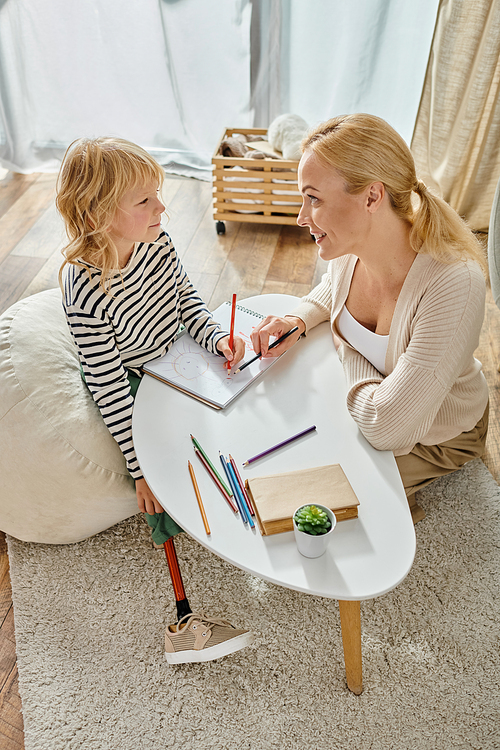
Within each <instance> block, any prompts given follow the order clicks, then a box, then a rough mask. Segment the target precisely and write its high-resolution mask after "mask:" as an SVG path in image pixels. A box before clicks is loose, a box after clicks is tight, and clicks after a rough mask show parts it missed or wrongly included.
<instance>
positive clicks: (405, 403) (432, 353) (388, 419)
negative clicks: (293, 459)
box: [291, 253, 488, 456]
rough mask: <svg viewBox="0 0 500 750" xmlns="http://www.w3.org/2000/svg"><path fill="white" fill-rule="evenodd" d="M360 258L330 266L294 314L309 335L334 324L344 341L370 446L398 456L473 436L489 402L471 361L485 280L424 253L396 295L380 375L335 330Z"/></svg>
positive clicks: (470, 268)
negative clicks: (419, 445) (467, 434)
mask: <svg viewBox="0 0 500 750" xmlns="http://www.w3.org/2000/svg"><path fill="white" fill-rule="evenodd" d="M356 262H357V258H356V257H355V256H354V255H344V256H342V257H341V258H336V259H335V260H332V261H330V263H329V265H328V270H327V272H326V273H325V275H324V276H323V279H322V281H321V283H320V284H319V285H318V286H317V287H316V288H315V289H313V290H312V292H310V294H308V295H307V296H306V297H304V298H303V299H302V300H301V302H300V303H299V306H298V307H297V308H296V309H295V310H294V311H293V312H292V313H291V314H292V315H297V316H298V317H299V318H301V319H302V320H303V321H304V322H305V324H306V330H309V329H310V328H313V327H314V326H315V325H317V324H318V323H321V322H322V321H326V320H329V321H330V323H331V326H332V330H333V332H334V333H335V334H336V335H337V336H338V337H339V339H340V340H341V342H342V343H341V344H340V346H339V348H338V355H339V358H340V360H341V362H342V365H343V368H344V374H345V377H346V381H347V388H348V391H347V408H348V410H349V412H350V414H351V416H352V418H353V419H354V421H355V422H356V423H357V425H358V427H359V429H360V430H361V432H362V433H363V435H364V436H365V437H366V439H367V440H368V441H369V442H370V443H371V444H372V445H373V446H374V447H375V448H377V449H378V450H392V451H393V452H394V454H395V455H396V456H401V455H405V454H407V453H409V452H410V451H411V450H412V448H413V447H414V445H415V444H416V443H422V444H423V445H437V444H439V443H443V442H445V441H446V440H451V439H452V438H454V437H457V435H459V434H460V433H462V432H466V431H468V430H472V428H473V427H474V425H475V424H476V423H477V421H478V420H479V419H480V418H481V417H482V415H483V412H484V409H485V407H486V404H487V402H488V386H487V383H486V379H485V377H484V375H483V373H482V372H481V363H480V362H478V360H477V359H475V358H474V351H475V349H476V348H477V346H478V343H479V334H480V331H481V326H482V322H483V317H484V307H485V280H484V276H483V274H482V272H481V269H480V267H479V265H478V264H477V263H475V262H474V261H467V262H464V261H457V262H455V263H441V262H440V261H438V260H434V259H433V258H432V257H431V256H430V255H426V254H425V253H419V254H418V255H417V256H416V258H415V260H414V262H413V264H412V266H411V268H410V270H409V272H408V275H407V276H406V279H405V282H404V284H403V287H402V289H401V292H400V294H399V298H398V302H397V305H396V309H395V310H394V315H393V319H392V323H391V328H390V332H389V340H388V347H387V354H386V359H385V370H386V372H387V376H385V377H384V376H383V375H381V373H380V372H379V371H378V370H377V369H376V368H375V367H374V366H373V365H372V364H371V363H370V362H369V361H368V360H367V359H365V357H363V356H362V355H361V354H360V353H359V352H358V351H356V350H355V349H354V348H353V347H352V346H350V344H349V343H348V342H347V341H345V339H343V338H342V335H341V333H340V331H339V329H338V327H337V326H336V320H337V317H338V316H339V315H340V313H341V311H342V308H343V306H344V304H345V302H346V299H347V296H348V294H349V289H350V286H351V280H352V276H353V273H354V268H355V266H356Z"/></svg>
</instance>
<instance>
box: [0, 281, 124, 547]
mask: <svg viewBox="0 0 500 750" xmlns="http://www.w3.org/2000/svg"><path fill="white" fill-rule="evenodd" d="M137 512H138V510H137V501H136V498H135V488H134V482H133V480H132V479H131V477H130V475H129V474H128V472H127V469H126V465H125V460H124V458H123V455H122V453H121V451H120V449H119V447H118V445H117V443H116V442H115V440H114V439H113V438H112V437H111V434H110V433H109V431H108V429H107V427H106V425H105V424H104V422H103V420H102V417H101V415H100V412H99V410H98V408H97V406H96V404H95V403H94V401H93V399H92V396H91V395H90V393H89V391H88V389H87V387H86V386H85V384H84V382H83V380H82V378H81V375H80V366H79V361H78V356H77V353H76V349H75V346H74V344H73V341H72V339H71V335H70V333H69V329H68V326H67V324H66V319H65V317H64V311H63V308H62V303H61V292H60V291H59V289H50V290H49V291H46V292H40V293H39V294H35V295H33V296H32V297H27V298H26V299H23V300H21V301H20V302H17V303H16V304H15V305H13V306H12V307H11V308H10V309H9V310H7V311H6V312H5V313H3V315H1V316H0V529H1V530H2V531H5V532H6V533H7V534H10V535H11V536H14V537H16V538H17V539H22V540H23V541H28V542H43V543H46V544H68V543H71V542H77V541H80V540H81V539H86V538H87V537H89V536H93V535H94V534H97V533H98V532H100V531H103V530H104V529H107V528H109V527H110V526H113V525H114V524H116V523H118V522H119V521H122V520H123V519H125V518H128V517H129V516H132V515H134V514H135V513H137Z"/></svg>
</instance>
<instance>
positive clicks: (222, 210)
mask: <svg viewBox="0 0 500 750" xmlns="http://www.w3.org/2000/svg"><path fill="white" fill-rule="evenodd" d="M238 134H241V135H262V136H264V138H265V136H266V134H267V130H266V129H265V128H227V129H226V130H225V131H224V134H223V136H222V138H221V139H220V141H219V143H218V144H217V148H216V150H215V154H214V156H213V158H212V164H213V194H214V199H213V203H214V219H215V221H216V230H217V234H224V233H225V231H226V226H225V224H224V222H225V221H250V222H260V223H265V224H295V223H296V221H297V215H298V213H299V211H300V207H301V205H302V198H301V195H300V193H299V192H298V188H297V167H298V164H299V162H298V161H295V160H286V159H273V158H271V157H269V158H265V159H252V158H243V157H241V158H239V157H232V156H221V155H220V154H219V151H220V148H221V144H222V142H223V140H224V139H225V138H228V137H230V136H233V135H238ZM257 145H258V143H257V142H255V146H257Z"/></svg>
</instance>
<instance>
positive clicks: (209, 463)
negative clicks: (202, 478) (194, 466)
mask: <svg viewBox="0 0 500 750" xmlns="http://www.w3.org/2000/svg"><path fill="white" fill-rule="evenodd" d="M190 438H191V440H192V443H193V445H194V447H195V448H196V449H197V450H199V451H200V453H201V455H202V456H203V458H204V459H205V461H206V462H207V464H208V465H209V466H210V468H211V469H212V471H213V472H214V474H215V476H216V477H217V479H218V480H219V482H220V483H221V484H222V486H223V487H224V489H225V490H226V492H227V494H228V495H229V497H232V495H233V493H232V490H230V489H229V487H228V486H227V484H226V483H225V482H224V480H223V479H222V477H221V475H220V474H219V472H218V471H217V469H216V468H215V466H214V465H213V463H212V462H211V460H210V459H209V457H208V456H207V454H206V453H205V451H204V450H203V448H202V447H201V445H200V444H199V442H198V441H197V440H196V438H195V437H193V436H192V435H190Z"/></svg>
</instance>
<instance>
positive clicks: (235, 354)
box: [217, 336, 245, 372]
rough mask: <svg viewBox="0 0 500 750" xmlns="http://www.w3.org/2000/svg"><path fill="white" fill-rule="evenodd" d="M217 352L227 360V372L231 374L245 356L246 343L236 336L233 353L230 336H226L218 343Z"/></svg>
mask: <svg viewBox="0 0 500 750" xmlns="http://www.w3.org/2000/svg"><path fill="white" fill-rule="evenodd" d="M217 350H218V351H219V352H220V353H221V354H222V355H224V357H225V358H226V359H227V362H226V367H227V371H228V372H231V370H232V369H233V368H234V367H236V365H237V364H238V363H239V362H241V360H242V359H243V357H244V356H245V342H244V341H243V339H240V337H239V336H234V337H233V351H231V349H230V348H229V336H224V338H223V339H220V340H219V341H218V342H217Z"/></svg>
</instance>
